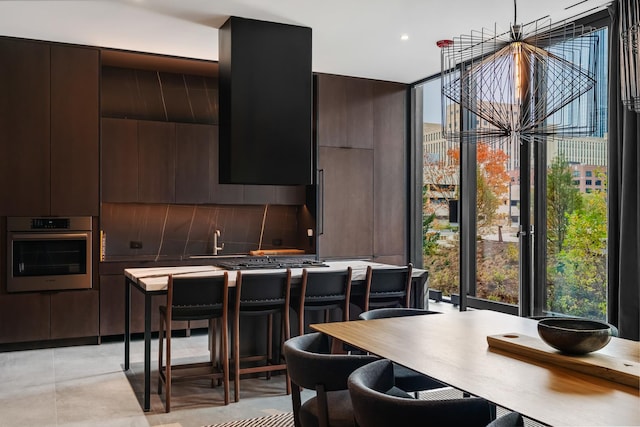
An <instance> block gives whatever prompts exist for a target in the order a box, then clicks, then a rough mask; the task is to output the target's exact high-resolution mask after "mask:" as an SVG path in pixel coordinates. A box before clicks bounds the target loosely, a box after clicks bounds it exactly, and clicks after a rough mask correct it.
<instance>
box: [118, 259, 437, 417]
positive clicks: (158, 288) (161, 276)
mask: <svg viewBox="0 0 640 427" xmlns="http://www.w3.org/2000/svg"><path fill="white" fill-rule="evenodd" d="M323 264H324V265H325V266H323V267H317V268H319V269H322V270H324V271H329V270H343V269H346V268H347V267H351V269H352V286H353V287H352V289H354V291H352V296H353V295H358V294H359V293H360V294H362V293H363V289H362V288H363V287H364V286H363V283H364V280H365V276H366V272H367V267H369V266H371V267H372V268H392V267H395V266H393V265H389V264H383V263H378V262H373V261H368V260H336V261H325V262H324V263H323ZM238 271H240V272H242V274H251V273H252V272H256V273H257V272H261V273H269V272H277V271H283V269H281V268H279V269H278V268H274V269H261V270H238ZM225 272H227V273H229V289H230V292H233V290H234V289H235V281H236V275H237V271H235V270H234V271H228V270H226V269H225V268H221V267H219V266H215V265H191V266H175V267H142V268H126V269H125V270H124V278H125V287H124V289H125V298H124V300H125V304H124V370H125V371H127V370H129V368H130V358H131V290H132V289H135V290H137V291H139V292H141V293H142V294H143V295H144V307H143V310H144V362H143V364H144V394H143V401H142V407H143V410H144V411H145V412H147V411H149V409H150V406H151V333H152V330H153V329H154V326H153V325H152V324H151V323H152V322H151V317H152V313H151V311H152V299H153V298H154V297H157V296H164V295H166V293H167V284H168V280H169V275H180V276H182V277H213V276H220V275H223V274H224V273H225ZM302 272H303V268H291V283H292V285H291V286H292V294H293V293H295V291H296V288H297V286H299V283H300V281H301V278H302ZM427 276H428V272H427V271H426V270H422V269H417V268H414V269H413V272H412V278H413V279H412V283H413V285H412V292H411V293H412V296H411V300H412V304H413V305H414V306H415V307H418V308H426V304H428V300H427V299H426V296H425V295H426V286H425V284H426V280H427ZM156 327H157V326H156Z"/></svg>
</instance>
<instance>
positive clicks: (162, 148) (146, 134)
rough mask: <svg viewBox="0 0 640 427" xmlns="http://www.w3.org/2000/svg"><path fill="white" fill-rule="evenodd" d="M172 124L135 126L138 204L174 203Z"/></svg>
mask: <svg viewBox="0 0 640 427" xmlns="http://www.w3.org/2000/svg"><path fill="white" fill-rule="evenodd" d="M175 152H176V133H175V124H174V123H166V122H150V121H139V122H138V201H139V202H143V203H145V202H148V203H173V202H174V201H175V191H176V187H175V174H176V164H175Z"/></svg>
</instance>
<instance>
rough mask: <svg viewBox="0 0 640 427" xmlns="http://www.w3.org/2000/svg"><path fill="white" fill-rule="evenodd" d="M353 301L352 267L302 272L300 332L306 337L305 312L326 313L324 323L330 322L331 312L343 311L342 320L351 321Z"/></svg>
mask: <svg viewBox="0 0 640 427" xmlns="http://www.w3.org/2000/svg"><path fill="white" fill-rule="evenodd" d="M350 299H351V267H347V269H346V270H339V271H335V270H334V271H322V270H313V271H309V270H308V269H306V268H305V269H303V270H302V284H301V286H300V298H299V300H298V306H297V312H298V331H299V334H300V335H304V334H305V332H306V330H305V320H304V318H305V311H318V310H322V311H324V321H325V322H329V320H330V318H329V314H330V310H333V309H336V308H339V309H341V310H342V319H343V320H345V321H347V320H349V300H350Z"/></svg>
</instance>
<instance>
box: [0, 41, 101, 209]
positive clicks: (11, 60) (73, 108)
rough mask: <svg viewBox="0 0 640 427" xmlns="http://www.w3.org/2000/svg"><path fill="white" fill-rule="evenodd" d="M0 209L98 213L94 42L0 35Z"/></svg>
mask: <svg viewBox="0 0 640 427" xmlns="http://www.w3.org/2000/svg"><path fill="white" fill-rule="evenodd" d="M0 58H1V59H2V67H0V92H1V93H2V94H3V95H2V97H0V98H1V99H0V140H1V142H0V178H1V181H2V182H4V183H11V184H9V185H3V186H2V189H1V190H0V215H7V216H20V215H25V216H29V215H98V212H99V199H98V191H99V190H98V189H99V187H98V183H99V170H98V136H99V134H98V117H99V112H98V107H99V105H98V89H99V85H98V79H99V52H98V51H97V50H96V49H90V48H83V47H75V46H67V45H57V44H50V43H44V42H35V41H26V40H17V39H7V38H2V39H0Z"/></svg>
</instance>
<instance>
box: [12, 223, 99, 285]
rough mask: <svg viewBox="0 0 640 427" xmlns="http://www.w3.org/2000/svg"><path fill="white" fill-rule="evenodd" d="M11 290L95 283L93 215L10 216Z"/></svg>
mask: <svg viewBox="0 0 640 427" xmlns="http://www.w3.org/2000/svg"><path fill="white" fill-rule="evenodd" d="M7 246H8V248H7V256H8V259H7V276H8V277H7V291H8V292H26V291H49V290H62V289H87V288H91V286H92V273H91V262H92V261H91V247H92V233H91V217H68V218H59V217H55V218H53V217H47V218H43V217H40V218H27V217H9V218H7Z"/></svg>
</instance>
